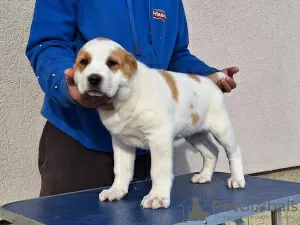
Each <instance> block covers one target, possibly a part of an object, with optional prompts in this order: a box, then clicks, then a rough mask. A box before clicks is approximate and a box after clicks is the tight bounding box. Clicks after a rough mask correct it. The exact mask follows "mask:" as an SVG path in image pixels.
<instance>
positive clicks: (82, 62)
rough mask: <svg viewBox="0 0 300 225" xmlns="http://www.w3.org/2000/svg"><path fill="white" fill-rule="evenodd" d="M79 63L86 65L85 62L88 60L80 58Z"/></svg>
mask: <svg viewBox="0 0 300 225" xmlns="http://www.w3.org/2000/svg"><path fill="white" fill-rule="evenodd" d="M80 64H82V65H84V66H86V65H87V64H89V61H88V60H87V59H82V60H80Z"/></svg>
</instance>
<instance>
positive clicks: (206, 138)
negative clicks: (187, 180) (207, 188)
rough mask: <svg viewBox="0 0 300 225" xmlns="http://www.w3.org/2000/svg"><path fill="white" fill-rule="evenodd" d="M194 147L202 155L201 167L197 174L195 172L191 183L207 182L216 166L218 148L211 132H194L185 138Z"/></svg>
mask: <svg viewBox="0 0 300 225" xmlns="http://www.w3.org/2000/svg"><path fill="white" fill-rule="evenodd" d="M186 140H187V142H189V143H190V144H191V145H192V146H193V147H194V148H196V149H197V150H198V151H199V152H200V153H201V155H202V157H203V167H202V170H201V172H200V173H199V174H195V175H194V176H193V177H192V182H193V183H208V182H210V181H211V177H212V175H213V173H214V170H215V168H216V164H217V160H218V156H219V149H218V146H217V145H216V144H215V143H214V137H213V135H212V134H211V133H209V132H205V133H199V134H194V135H192V136H190V137H188V138H186Z"/></svg>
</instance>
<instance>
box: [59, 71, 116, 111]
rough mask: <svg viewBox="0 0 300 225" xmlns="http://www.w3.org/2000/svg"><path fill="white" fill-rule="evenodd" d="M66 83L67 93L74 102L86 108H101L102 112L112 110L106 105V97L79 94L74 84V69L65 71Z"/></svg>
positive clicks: (109, 105)
mask: <svg viewBox="0 0 300 225" xmlns="http://www.w3.org/2000/svg"><path fill="white" fill-rule="evenodd" d="M65 76H66V82H67V86H68V89H69V93H70V95H71V97H72V98H73V99H74V101H76V102H78V103H79V104H80V105H82V106H84V107H86V108H101V109H103V110H111V109H113V105H112V104H110V103H108V100H109V98H108V97H106V96H101V97H96V96H90V95H88V94H81V93H80V92H79V91H78V89H77V87H76V84H75V82H74V69H73V68H69V69H66V70H65Z"/></svg>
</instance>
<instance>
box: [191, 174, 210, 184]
mask: <svg viewBox="0 0 300 225" xmlns="http://www.w3.org/2000/svg"><path fill="white" fill-rule="evenodd" d="M192 182H193V183H200V184H204V183H209V182H211V175H210V174H207V173H199V174H195V175H194V176H193V177H192Z"/></svg>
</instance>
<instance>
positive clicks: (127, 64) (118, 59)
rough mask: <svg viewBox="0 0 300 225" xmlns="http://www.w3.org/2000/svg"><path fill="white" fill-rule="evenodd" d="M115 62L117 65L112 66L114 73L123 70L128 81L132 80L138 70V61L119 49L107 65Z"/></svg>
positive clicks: (113, 53)
mask: <svg viewBox="0 0 300 225" xmlns="http://www.w3.org/2000/svg"><path fill="white" fill-rule="evenodd" d="M109 61H113V62H115V63H116V64H115V65H113V66H111V67H110V69H111V70H112V71H117V70H121V71H122V73H123V74H124V76H125V77H126V78H127V79H130V78H131V77H132V76H133V75H134V73H135V72H136V70H137V61H136V59H135V57H134V56H133V55H132V54H130V53H129V52H127V51H125V50H124V49H121V48H118V49H117V50H115V51H113V52H112V53H111V54H110V56H109V57H108V59H107V62H106V63H109Z"/></svg>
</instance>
